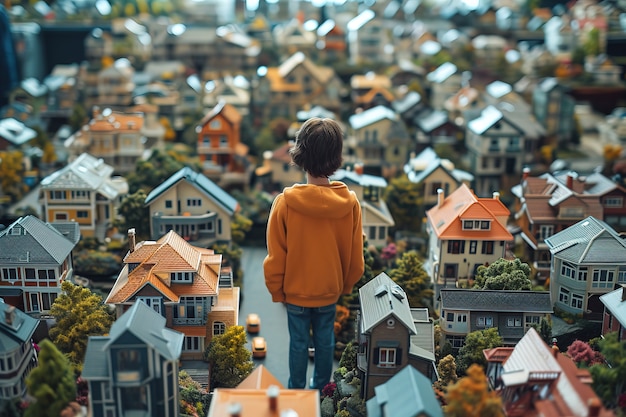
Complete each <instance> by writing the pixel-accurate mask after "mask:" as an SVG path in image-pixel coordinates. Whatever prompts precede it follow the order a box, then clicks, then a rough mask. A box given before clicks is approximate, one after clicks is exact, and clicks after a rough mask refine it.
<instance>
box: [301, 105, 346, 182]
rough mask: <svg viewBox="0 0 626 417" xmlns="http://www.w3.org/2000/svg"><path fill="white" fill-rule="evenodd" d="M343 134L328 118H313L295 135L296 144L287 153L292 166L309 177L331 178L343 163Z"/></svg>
mask: <svg viewBox="0 0 626 417" xmlns="http://www.w3.org/2000/svg"><path fill="white" fill-rule="evenodd" d="M342 150H343V132H342V131H341V127H340V126H339V124H338V123H337V122H336V121H334V120H332V119H328V118H324V119H321V118H319V117H313V118H311V119H309V120H307V121H306V122H304V124H303V125H302V127H301V128H300V130H298V132H297V133H296V143H295V145H294V146H293V147H292V148H291V150H290V151H289V154H290V155H291V159H292V161H293V164H294V165H297V166H299V167H300V168H302V169H303V170H304V171H306V172H307V173H309V174H310V175H311V176H313V177H316V178H323V177H329V176H331V175H332V174H333V173H334V172H335V171H337V170H338V169H339V168H341V165H342V163H343V159H342V155H341V152H342Z"/></svg>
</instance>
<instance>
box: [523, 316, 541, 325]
mask: <svg viewBox="0 0 626 417" xmlns="http://www.w3.org/2000/svg"><path fill="white" fill-rule="evenodd" d="M540 321H541V316H535V315H527V316H526V317H525V318H524V322H525V325H526V327H530V326H535V325H538V324H539V322H540Z"/></svg>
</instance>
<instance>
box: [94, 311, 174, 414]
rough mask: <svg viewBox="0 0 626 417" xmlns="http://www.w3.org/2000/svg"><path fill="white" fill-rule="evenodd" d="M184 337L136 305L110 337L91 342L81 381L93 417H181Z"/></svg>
mask: <svg viewBox="0 0 626 417" xmlns="http://www.w3.org/2000/svg"><path fill="white" fill-rule="evenodd" d="M184 336H185V335H184V334H183V333H180V332H177V331H175V330H171V329H168V328H166V327H165V317H163V316H162V315H160V314H159V313H157V312H156V311H154V310H153V309H152V308H151V307H148V305H147V304H146V303H143V302H136V303H134V304H133V305H132V306H131V307H130V308H129V309H128V310H127V311H126V312H125V313H124V314H123V315H122V316H121V317H120V318H119V319H117V320H116V321H115V323H113V326H111V331H110V333H109V335H108V336H90V337H89V342H88V345H87V352H86V354H85V364H84V368H83V374H82V377H83V378H84V379H85V380H86V381H87V382H88V384H89V409H90V410H91V415H92V416H93V417H124V416H129V415H132V416H133V417H178V416H179V404H178V402H179V392H178V391H179V389H178V360H179V358H180V354H181V351H182V348H183V339H184Z"/></svg>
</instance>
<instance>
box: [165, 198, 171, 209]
mask: <svg viewBox="0 0 626 417" xmlns="http://www.w3.org/2000/svg"><path fill="white" fill-rule="evenodd" d="M165 208H172V200H165Z"/></svg>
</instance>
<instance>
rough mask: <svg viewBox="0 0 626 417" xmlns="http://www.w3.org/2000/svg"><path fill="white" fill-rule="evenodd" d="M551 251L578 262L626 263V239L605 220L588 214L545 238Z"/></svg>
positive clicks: (562, 257) (558, 255)
mask: <svg viewBox="0 0 626 417" xmlns="http://www.w3.org/2000/svg"><path fill="white" fill-rule="evenodd" d="M545 242H546V244H547V245H548V248H549V249H550V252H551V253H552V254H553V255H554V256H557V257H559V258H561V259H563V260H566V261H569V262H573V263H576V264H585V263H588V264H598V263H615V264H624V263H626V242H625V241H624V240H623V239H622V238H620V237H619V235H618V234H617V232H615V230H613V228H611V226H609V225H608V224H606V223H605V222H603V221H602V220H598V219H596V218H595V217H593V216H589V217H587V218H586V219H584V220H581V221H579V222H578V223H576V224H573V225H572V226H570V227H568V228H567V229H565V230H562V231H560V232H559V233H556V234H554V235H552V236H550V237H549V238H547V239H545Z"/></svg>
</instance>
